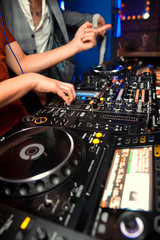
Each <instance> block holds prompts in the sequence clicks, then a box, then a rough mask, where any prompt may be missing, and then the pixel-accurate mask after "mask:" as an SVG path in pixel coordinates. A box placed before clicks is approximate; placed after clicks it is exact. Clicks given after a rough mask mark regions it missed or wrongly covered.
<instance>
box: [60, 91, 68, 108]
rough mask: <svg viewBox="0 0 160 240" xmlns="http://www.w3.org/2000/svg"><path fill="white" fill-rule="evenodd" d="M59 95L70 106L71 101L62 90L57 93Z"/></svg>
mask: <svg viewBox="0 0 160 240" xmlns="http://www.w3.org/2000/svg"><path fill="white" fill-rule="evenodd" d="M57 95H58V96H59V97H61V98H62V99H63V100H64V101H65V103H66V104H67V105H68V106H70V101H69V99H68V98H67V96H66V94H65V93H64V92H63V91H62V90H61V89H59V90H58V91H57Z"/></svg>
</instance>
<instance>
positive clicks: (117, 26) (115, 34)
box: [114, 13, 121, 38]
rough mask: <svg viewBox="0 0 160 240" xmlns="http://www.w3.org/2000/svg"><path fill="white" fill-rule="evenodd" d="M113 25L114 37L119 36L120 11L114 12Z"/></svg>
mask: <svg viewBox="0 0 160 240" xmlns="http://www.w3.org/2000/svg"><path fill="white" fill-rule="evenodd" d="M114 17H115V19H114V21H115V26H114V37H116V38H119V37H120V36H121V16H120V13H116V14H115V16H114Z"/></svg>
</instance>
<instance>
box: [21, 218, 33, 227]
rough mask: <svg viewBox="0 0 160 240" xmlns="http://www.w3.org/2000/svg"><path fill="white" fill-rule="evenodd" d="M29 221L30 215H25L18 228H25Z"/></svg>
mask: <svg viewBox="0 0 160 240" xmlns="http://www.w3.org/2000/svg"><path fill="white" fill-rule="evenodd" d="M30 221H31V218H30V217H26V218H25V219H24V221H23V222H22V223H21V226H20V228H21V229H22V230H24V229H26V228H27V227H28V224H29V223H30Z"/></svg>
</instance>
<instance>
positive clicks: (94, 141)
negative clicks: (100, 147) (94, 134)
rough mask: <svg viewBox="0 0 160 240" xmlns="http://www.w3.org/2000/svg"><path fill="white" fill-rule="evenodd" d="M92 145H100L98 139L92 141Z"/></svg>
mask: <svg viewBox="0 0 160 240" xmlns="http://www.w3.org/2000/svg"><path fill="white" fill-rule="evenodd" d="M92 142H93V144H98V143H100V140H99V139H98V138H95V139H93V141H92Z"/></svg>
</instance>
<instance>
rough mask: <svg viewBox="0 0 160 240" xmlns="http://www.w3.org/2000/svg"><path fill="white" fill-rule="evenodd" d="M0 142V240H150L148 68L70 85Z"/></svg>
mask: <svg viewBox="0 0 160 240" xmlns="http://www.w3.org/2000/svg"><path fill="white" fill-rule="evenodd" d="M73 83H74V86H75V90H76V99H75V101H74V102H73V103H72V104H71V106H70V107H68V106H66V105H65V104H64V102H63V100H62V99H61V98H59V97H58V96H55V95H52V96H50V99H49V101H48V103H47V104H46V105H45V106H44V107H43V108H42V109H40V110H39V111H37V112H35V113H34V114H32V115H28V116H26V117H24V118H23V119H22V121H21V122H20V123H19V124H18V130H16V131H15V132H13V133H12V134H11V133H10V134H8V135H7V136H4V137H3V138H2V139H1V141H0V166H1V167H0V239H3V240H6V239H7V240H10V239H12V240H14V239H15V240H21V239H24V240H40V239H41V240H72V239H74V240H75V239H77V240H81V239H83V240H94V239H95V240H96V239H97V240H98V239H99V240H101V239H105V240H110V239H113V240H123V239H141V240H143V239H144V240H150V239H153V240H154V239H155V240H158V239H159V237H160V132H159V126H160V122H159V104H158V97H157V89H156V76H155V74H154V72H153V71H152V69H151V68H147V70H146V69H145V71H144V69H136V68H133V69H130V68H129V67H123V66H112V68H111V69H108V68H104V67H102V66H99V67H96V68H92V69H91V70H90V71H89V72H87V73H85V74H83V75H81V76H78V77H76V78H74V79H73Z"/></svg>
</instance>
